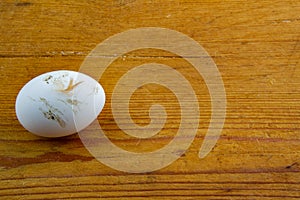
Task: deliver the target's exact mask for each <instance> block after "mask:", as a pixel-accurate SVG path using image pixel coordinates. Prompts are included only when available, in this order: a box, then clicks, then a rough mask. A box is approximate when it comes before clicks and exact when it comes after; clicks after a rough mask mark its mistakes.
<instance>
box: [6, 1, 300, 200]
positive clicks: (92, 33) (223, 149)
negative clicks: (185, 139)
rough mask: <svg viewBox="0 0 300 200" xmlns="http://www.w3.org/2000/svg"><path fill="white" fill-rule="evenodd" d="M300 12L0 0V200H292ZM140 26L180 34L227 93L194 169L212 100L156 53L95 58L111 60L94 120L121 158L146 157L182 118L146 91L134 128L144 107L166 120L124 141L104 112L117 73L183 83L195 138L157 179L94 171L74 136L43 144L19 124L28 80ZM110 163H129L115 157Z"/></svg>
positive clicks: (271, 6) (298, 168)
mask: <svg viewBox="0 0 300 200" xmlns="http://www.w3.org/2000/svg"><path fill="white" fill-rule="evenodd" d="M299 13H300V2H299V1H292V0H290V1H271V0H265V1H247V2H246V1H214V0H213V1H208V0H206V1H197V0H191V1H171V0H164V1H163V0H158V1H134V0H116V1H106V0H105V1H97V0H95V1H77V0H70V1H55V0H49V1H39V0H29V1H19V0H15V1H13V0H2V1H1V2H0V27H1V29H0V80H1V84H0V199H100V198H107V199H115V198H120V199H129V198H136V199H145V198H149V199H299V198H300V185H299V183H300V135H299V130H300V121H299V120H300V106H299V105H300V94H299V92H300V81H299V78H300V64H299V58H300V15H299ZM141 27H161V28H166V29H170V30H175V31H178V32H181V33H183V34H185V35H186V36H187V37H189V38H191V39H193V40H195V41H196V42H197V43H198V44H199V45H201V46H202V47H203V48H204V49H205V50H206V51H207V53H208V54H209V55H210V56H211V58H212V59H213V61H214V62H215V64H216V66H217V68H218V70H219V73H220V76H221V77H222V80H223V84H224V89H225V91H226V100H227V106H226V118H225V123H224V127H223V129H222V131H221V136H220V138H219V140H218V141H217V143H216V145H215V146H214V148H213V149H212V151H211V152H210V153H209V154H208V155H207V156H206V157H204V158H201V159H200V158H199V157H198V153H199V149H200V147H201V144H202V142H203V141H204V137H205V135H206V134H207V131H208V129H209V124H210V121H211V116H212V109H211V108H212V103H211V98H210V92H209V91H208V87H207V85H206V80H204V78H203V77H202V76H201V75H200V74H199V73H198V72H197V71H196V70H195V68H194V66H193V65H191V63H189V62H187V60H186V58H188V57H195V56H197V55H185V56H181V55H176V54H174V53H172V52H169V51H167V50H159V49H153V48H146V49H139V50H135V51H130V52H127V53H125V54H123V55H115V54H109V53H108V54H107V55H100V56H103V58H111V57H115V60H114V62H113V63H111V65H109V67H108V68H107V70H106V71H105V72H104V73H103V75H102V77H101V78H100V79H99V82H100V83H101V84H102V86H103V87H104V89H105V91H106V95H107V96H106V105H105V107H104V109H103V111H102V113H101V114H100V115H99V117H98V120H97V121H98V122H99V124H100V125H101V127H102V130H103V131H104V132H105V135H106V136H107V137H108V138H109V139H110V141H111V142H112V143H113V144H115V145H116V146H118V147H119V148H122V149H124V150H126V151H128V152H136V153H149V152H153V151H156V150H158V149H161V148H163V147H164V146H166V145H169V144H170V142H171V141H172V140H173V139H174V138H176V136H177V135H176V133H177V130H178V129H179V125H180V120H181V112H180V102H178V99H177V98H176V94H173V93H172V91H171V90H169V89H168V88H166V87H163V86H162V85H159V84H146V85H144V86H141V87H139V88H137V89H136V90H135V92H134V93H133V94H132V96H131V99H130V106H129V113H130V115H131V117H132V120H133V122H135V123H136V124H137V125H141V126H144V125H147V124H149V123H150V122H151V119H150V117H149V108H150V106H151V105H153V104H157V103H158V104H161V105H162V106H164V108H165V110H166V113H167V119H166V123H165V124H164V126H163V129H162V130H161V131H160V132H159V133H158V134H157V135H155V136H153V137H150V138H145V139H141V138H136V137H132V136H129V135H127V134H125V133H124V131H122V130H121V129H120V128H119V127H118V125H117V123H116V122H115V119H114V116H113V114H112V111H111V110H112V106H111V102H112V101H111V100H112V94H113V91H114V88H115V85H116V84H117V83H118V80H119V79H120V78H121V77H122V75H124V74H125V73H126V72H127V71H129V70H131V69H133V68H134V67H137V66H140V65H142V64H145V63H160V64H164V65H167V66H170V67H171V68H173V69H175V70H176V71H177V72H179V73H181V74H183V76H184V77H185V78H186V80H188V81H189V83H190V84H191V86H192V87H193V89H194V92H195V94H196V97H197V100H198V103H199V110H200V121H199V127H198V129H197V133H196V135H195V138H194V140H193V141H192V143H191V145H190V146H189V147H188V148H186V149H183V152H182V153H183V154H182V155H181V154H180V155H181V156H180V157H179V159H177V160H175V161H174V162H172V163H170V165H168V166H166V167H163V168H161V169H158V170H155V171H152V172H144V173H130V172H126V171H125V172H122V171H119V170H117V169H115V168H113V167H109V166H106V165H105V164H104V163H102V162H99V161H98V160H97V159H96V158H95V157H94V156H93V155H92V154H91V153H90V152H89V151H88V150H87V149H86V148H85V146H84V144H83V143H82V141H81V139H80V137H79V136H78V134H74V135H72V136H68V137H64V138H58V139H47V138H40V137H37V136H35V135H33V134H31V133H29V132H27V131H26V130H25V129H24V128H23V127H22V126H21V125H20V123H19V122H18V120H17V117H16V115H15V109H14V106H15V99H16V96H17V94H18V92H19V90H20V89H21V88H22V86H23V85H24V84H25V83H26V82H28V81H29V80H31V79H32V78H34V77H36V76H38V75H40V74H42V73H45V72H48V71H54V70H61V69H65V70H74V71H78V70H79V69H80V66H81V64H82V63H83V61H84V59H85V58H86V56H87V55H88V54H89V53H90V52H91V51H92V50H93V49H94V48H95V47H96V45H97V44H99V43H101V42H103V41H104V40H106V39H107V38H109V37H111V36H113V35H115V34H118V33H122V32H124V31H127V30H130V29H138V28H141ZM133 37H135V36H134V35H133ZM167 39H168V38H166V40H167ZM172 45H176V44H170V46H172ZM145 76H146V75H145ZM134 80H135V79H133V81H134ZM123 92H124V93H126V92H127V90H126V89H124V91H123ZM190 120H191V123H194V121H193V119H190ZM109 156H110V154H109V153H107V157H109ZM120 156H121V155H120ZM161 156H164V155H161ZM165 156H166V155H165ZM147 159H148V160H147V161H149V159H150V160H151V159H152V158H151V157H147ZM117 161H119V165H120V166H123V165H126V161H124V159H122V158H121V157H119V160H118V159H117ZM153 162H154V161H153ZM155 162H156V161H155ZM137 164H141V163H137ZM150 168H151V166H150Z"/></svg>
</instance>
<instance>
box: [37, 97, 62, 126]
mask: <svg viewBox="0 0 300 200" xmlns="http://www.w3.org/2000/svg"><path fill="white" fill-rule="evenodd" d="M40 101H41V102H43V103H44V104H45V106H46V107H47V110H43V109H42V108H39V110H40V111H41V112H42V113H43V115H44V117H45V118H46V119H49V120H54V121H56V122H57V123H58V124H59V126H60V127H62V128H64V127H66V122H65V121H64V120H63V119H62V117H61V115H63V113H62V112H61V111H60V110H58V109H57V108H55V107H53V106H52V105H50V104H49V102H48V101H47V100H46V99H45V98H42V97H40Z"/></svg>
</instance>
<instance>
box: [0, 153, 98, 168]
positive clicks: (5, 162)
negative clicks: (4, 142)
mask: <svg viewBox="0 0 300 200" xmlns="http://www.w3.org/2000/svg"><path fill="white" fill-rule="evenodd" d="M93 159H94V157H92V156H90V157H86V156H80V155H71V154H64V153H62V152H47V153H45V154H43V155H39V156H36V157H33V158H24V157H22V158H14V157H5V156H0V167H3V168H5V169H9V168H16V167H20V166H24V165H33V164H38V163H47V162H72V161H75V160H80V161H91V160H93Z"/></svg>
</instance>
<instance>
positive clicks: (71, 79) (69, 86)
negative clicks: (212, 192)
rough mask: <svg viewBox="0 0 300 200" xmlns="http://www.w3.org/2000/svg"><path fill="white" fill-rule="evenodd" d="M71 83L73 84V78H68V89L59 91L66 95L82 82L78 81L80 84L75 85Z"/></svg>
mask: <svg viewBox="0 0 300 200" xmlns="http://www.w3.org/2000/svg"><path fill="white" fill-rule="evenodd" d="M73 82H74V80H73V78H70V82H69V84H68V87H67V88H66V89H63V90H60V91H61V92H65V93H68V92H70V91H72V90H73V89H74V88H75V87H77V86H78V85H79V84H81V83H83V81H80V82H78V83H75V84H74V83H73Z"/></svg>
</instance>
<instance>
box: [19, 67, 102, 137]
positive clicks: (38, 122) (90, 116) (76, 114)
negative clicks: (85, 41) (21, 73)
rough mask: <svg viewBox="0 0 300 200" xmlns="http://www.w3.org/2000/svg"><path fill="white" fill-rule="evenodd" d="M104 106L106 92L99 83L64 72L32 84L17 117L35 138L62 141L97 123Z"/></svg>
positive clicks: (21, 96) (22, 93) (24, 90)
mask: <svg viewBox="0 0 300 200" xmlns="http://www.w3.org/2000/svg"><path fill="white" fill-rule="evenodd" d="M104 103H105V93H104V90H103V88H102V86H101V85H100V84H99V83H98V82H97V81H96V80H94V79H93V78H91V77H89V76H87V75H85V74H83V73H80V72H75V71H68V70H60V71H53V72H49V73H45V74H42V75H40V76H37V77H35V78H33V79H32V80H31V81H29V82H28V83H27V84H26V85H25V86H24V87H23V88H22V89H21V91H20V92H19V94H18V96H17V99H16V114H17V118H18V120H19V121H20V123H21V124H22V125H23V127H24V128H25V129H27V130H28V131H30V132H31V133H33V134H35V135H38V136H44V137H62V136H67V135H71V134H73V133H76V132H79V131H81V130H83V129H84V128H86V127H87V126H88V125H89V124H91V123H92V122H93V121H94V120H96V119H97V116H98V115H99V113H100V112H101V110H102V108H103V106H104ZM75 122H76V123H75Z"/></svg>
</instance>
